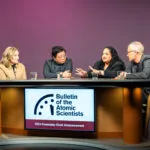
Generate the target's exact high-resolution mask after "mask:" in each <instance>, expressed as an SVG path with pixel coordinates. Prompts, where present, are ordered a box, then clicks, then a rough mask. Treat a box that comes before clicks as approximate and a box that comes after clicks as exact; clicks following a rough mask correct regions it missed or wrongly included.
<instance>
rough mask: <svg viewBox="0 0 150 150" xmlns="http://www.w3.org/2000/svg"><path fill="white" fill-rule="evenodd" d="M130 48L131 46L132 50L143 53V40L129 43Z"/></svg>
mask: <svg viewBox="0 0 150 150" xmlns="http://www.w3.org/2000/svg"><path fill="white" fill-rule="evenodd" d="M128 48H130V49H131V50H133V51H136V52H138V53H143V52H144V46H143V44H142V43H141V42H139V41H134V42H131V43H130V44H129V45H128Z"/></svg>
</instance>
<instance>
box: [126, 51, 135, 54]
mask: <svg viewBox="0 0 150 150" xmlns="http://www.w3.org/2000/svg"><path fill="white" fill-rule="evenodd" d="M131 52H135V53H137V51H128V52H127V53H128V54H130V53H131Z"/></svg>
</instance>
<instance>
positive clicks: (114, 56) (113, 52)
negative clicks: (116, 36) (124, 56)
mask: <svg viewBox="0 0 150 150" xmlns="http://www.w3.org/2000/svg"><path fill="white" fill-rule="evenodd" d="M105 48H107V49H109V51H110V53H111V56H112V59H111V61H110V65H113V64H114V63H115V62H116V61H120V62H122V64H124V62H123V61H122V60H121V58H120V57H119V55H118V52H117V50H116V49H115V48H114V47H112V46H106V47H105ZM105 48H104V49H105ZM101 61H102V60H101ZM124 66H125V64H124Z"/></svg>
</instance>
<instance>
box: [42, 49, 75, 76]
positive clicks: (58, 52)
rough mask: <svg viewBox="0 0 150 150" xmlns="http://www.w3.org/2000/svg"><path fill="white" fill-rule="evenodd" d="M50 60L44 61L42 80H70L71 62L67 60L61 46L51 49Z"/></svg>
mask: <svg viewBox="0 0 150 150" xmlns="http://www.w3.org/2000/svg"><path fill="white" fill-rule="evenodd" d="M51 55H52V59H49V60H46V61H45V64H44V68H43V75H44V78H47V79H48V78H57V77H58V75H59V76H61V77H62V78H70V77H71V76H72V69H73V65H72V60H71V59H69V58H67V56H66V50H65V49H64V48H63V47H62V46H54V47H52V52H51Z"/></svg>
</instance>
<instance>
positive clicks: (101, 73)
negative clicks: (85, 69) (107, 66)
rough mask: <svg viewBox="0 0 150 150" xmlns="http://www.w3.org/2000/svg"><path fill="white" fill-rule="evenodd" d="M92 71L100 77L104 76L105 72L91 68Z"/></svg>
mask: <svg viewBox="0 0 150 150" xmlns="http://www.w3.org/2000/svg"><path fill="white" fill-rule="evenodd" d="M89 68H90V70H91V71H92V72H94V73H95V74H98V75H104V71H103V70H97V69H94V68H93V67H91V66H89Z"/></svg>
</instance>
